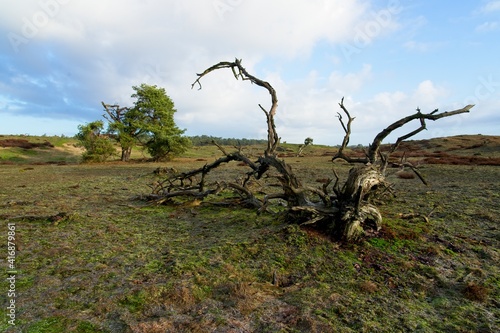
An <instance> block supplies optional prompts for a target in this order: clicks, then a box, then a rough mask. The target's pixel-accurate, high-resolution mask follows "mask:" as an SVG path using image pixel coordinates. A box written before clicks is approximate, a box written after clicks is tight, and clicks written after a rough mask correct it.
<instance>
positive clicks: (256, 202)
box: [152, 59, 472, 242]
mask: <svg viewBox="0 0 500 333" xmlns="http://www.w3.org/2000/svg"><path fill="white" fill-rule="evenodd" d="M225 68H228V69H231V70H232V72H233V74H234V76H235V78H236V79H240V78H241V79H242V80H248V81H250V82H251V83H254V84H256V85H258V86H260V87H263V88H265V89H266V90H267V91H268V92H269V94H270V95H271V107H270V109H269V110H266V109H265V108H264V107H262V106H261V105H260V104H259V107H260V109H261V110H262V111H263V112H264V114H265V115H266V123H267V131H268V142H267V147H266V150H265V151H264V152H263V154H262V155H261V156H259V157H258V158H257V160H256V161H252V160H250V158H248V157H247V156H246V155H245V154H244V153H242V152H241V149H239V150H238V151H236V152H232V153H228V152H226V150H225V149H224V148H223V147H221V146H220V145H217V144H216V143H215V142H214V144H216V145H217V147H219V149H220V150H221V152H222V153H223V154H224V156H223V157H221V158H219V159H217V160H216V161H214V162H212V163H210V164H205V165H204V166H203V167H201V168H198V169H195V170H191V171H188V172H182V173H177V174H174V175H170V176H169V177H168V178H167V179H165V180H163V181H162V182H157V183H156V185H155V186H154V187H153V186H152V188H154V191H155V190H156V192H155V193H154V195H153V198H156V199H157V200H169V199H170V198H173V197H177V196H181V197H182V196H185V197H194V198H197V199H204V198H205V197H207V196H208V195H210V194H214V193H218V192H220V191H222V190H224V189H230V190H232V191H234V192H236V193H237V194H238V195H239V196H240V199H239V202H240V203H241V204H243V205H247V206H250V207H254V208H256V209H257V211H258V212H262V211H268V207H269V205H270V202H271V200H276V199H279V200H280V201H281V200H285V201H286V204H287V214H288V215H287V217H288V218H289V222H290V223H299V224H301V225H320V226H321V227H322V228H324V230H325V231H326V232H329V233H332V234H333V235H335V236H336V237H338V238H339V239H341V240H344V241H348V242H349V241H354V240H356V239H359V238H360V237H362V236H363V235H364V234H365V230H373V231H375V232H376V231H378V230H379V229H380V226H381V223H382V215H381V214H380V211H379V210H378V208H377V207H376V206H375V205H374V204H373V199H374V198H376V197H377V195H379V194H380V192H379V190H380V189H386V190H387V189H389V190H390V186H389V184H388V183H387V182H386V180H385V177H384V171H385V167H386V166H387V163H388V160H389V155H390V154H391V153H392V152H393V151H395V150H396V149H397V148H398V147H399V144H400V143H401V142H402V141H404V140H406V139H408V138H409V137H412V136H414V135H415V134H417V133H419V132H420V131H422V130H424V129H425V128H426V124H425V120H437V119H440V118H443V117H449V116H453V115H457V114H461V113H465V112H469V110H470V109H471V108H472V105H468V106H466V107H464V108H462V109H458V110H454V111H448V112H442V113H438V110H435V111H433V112H431V113H428V114H423V113H421V112H420V110H417V113H415V114H413V115H410V116H407V117H404V118H402V119H400V120H398V121H396V122H394V123H393V124H391V125H389V126H388V127H387V128H385V129H384V130H383V131H381V132H380V133H379V134H377V136H376V137H375V139H374V140H373V143H372V144H371V145H370V148H369V150H368V152H366V153H365V154H366V156H365V157H364V158H351V157H349V156H347V155H346V153H345V149H346V148H347V146H348V144H349V139H350V135H351V124H352V122H353V120H354V119H355V118H354V117H352V116H351V114H350V113H349V111H348V110H347V108H346V107H345V106H344V98H342V100H341V102H340V103H339V106H340V108H341V109H342V111H343V113H344V114H345V116H347V122H344V120H343V118H342V114H340V113H338V118H339V121H340V124H341V126H342V128H343V130H344V133H345V135H344V139H343V141H342V145H341V148H340V149H339V151H338V152H337V153H336V155H335V156H334V157H333V158H332V160H335V159H344V160H346V161H348V162H350V163H362V164H363V165H359V166H356V167H353V168H352V169H351V170H350V172H349V175H348V178H347V180H346V182H345V183H344V184H343V185H342V186H341V185H340V184H339V176H338V175H337V173H336V172H335V170H333V173H334V176H335V179H336V180H335V183H334V184H333V186H332V189H331V190H329V189H328V187H329V186H330V184H331V183H332V180H331V179H328V181H327V183H325V184H324V185H323V186H322V187H321V188H314V187H311V186H306V185H303V184H302V183H301V181H300V180H299V178H298V177H297V175H296V174H295V173H294V172H293V170H292V167H291V166H290V165H288V164H287V163H286V162H285V161H284V160H282V159H279V158H278V156H277V154H276V153H275V151H276V148H277V147H278V145H279V141H280V138H279V136H278V134H277V131H276V126H275V123H274V116H275V114H276V111H277V107H278V99H277V96H276V91H275V90H274V88H273V87H272V86H271V84H269V83H268V82H266V81H263V80H260V79H258V78H256V77H255V76H253V75H251V74H249V73H248V72H247V71H246V69H245V68H244V67H243V66H242V64H241V60H239V59H236V60H235V61H233V62H219V63H218V64H215V65H214V66H211V67H209V68H208V69H206V70H205V71H203V72H202V73H201V74H197V75H198V78H197V79H196V80H195V81H194V82H193V84H192V86H191V87H192V88H193V87H194V86H195V85H198V86H199V89H201V88H202V86H201V79H202V78H203V77H204V76H206V75H208V74H209V73H211V72H213V71H215V70H218V69H225ZM413 120H419V121H420V127H419V128H418V129H416V130H414V131H411V132H409V133H408V134H406V135H403V136H401V137H400V138H398V140H397V141H396V143H395V144H393V145H392V147H391V149H390V150H389V152H387V153H382V152H381V151H380V145H381V143H382V141H383V140H384V139H385V138H386V137H387V136H388V135H389V134H390V133H391V132H393V131H394V130H396V129H398V128H400V127H402V126H404V125H405V124H407V123H409V122H411V121H413ZM377 157H380V160H381V162H382V165H379V164H378V163H377V164H376V162H379V161H378V160H377ZM232 161H239V162H242V163H243V164H244V165H246V166H247V167H248V168H249V169H250V170H249V171H247V172H246V177H245V179H244V180H243V181H242V183H241V184H239V183H234V182H225V181H219V182H217V183H216V184H215V188H208V189H207V187H210V186H211V187H213V186H214V185H213V184H212V185H210V186H209V185H206V184H205V177H206V176H207V175H208V174H209V173H210V172H211V171H212V170H214V169H216V168H218V167H219V166H220V165H221V164H223V163H229V162H232ZM405 165H406V163H405ZM412 169H413V170H414V171H415V172H416V173H417V175H418V176H419V177H420V178H421V179H422V180H423V177H422V176H421V175H420V174H419V173H418V171H416V169H415V168H413V167H412ZM269 170H274V171H276V172H277V174H278V175H277V176H276V178H277V179H278V180H279V181H280V186H281V192H280V193H270V194H265V195H264V198H263V199H260V198H258V197H257V196H256V195H255V194H254V193H253V192H252V190H250V189H249V188H248V186H247V184H248V183H249V180H250V179H251V178H254V179H256V180H258V179H261V178H262V177H263V176H264V175H265V174H266V173H267V172H268V171H269ZM197 175H199V176H201V178H200V180H199V181H198V183H197V184H194V185H193V184H192V182H190V183H189V185H186V184H185V183H186V180H188V179H189V180H191V179H192V177H194V176H197ZM423 181H424V180H423ZM330 191H332V192H333V193H330Z"/></svg>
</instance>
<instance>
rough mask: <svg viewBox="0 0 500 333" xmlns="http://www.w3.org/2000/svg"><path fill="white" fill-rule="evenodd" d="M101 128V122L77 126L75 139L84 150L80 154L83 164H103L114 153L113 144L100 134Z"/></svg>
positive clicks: (102, 126) (102, 125) (102, 124)
mask: <svg viewBox="0 0 500 333" xmlns="http://www.w3.org/2000/svg"><path fill="white" fill-rule="evenodd" d="M103 128H104V123H103V122H102V120H97V121H93V122H91V123H88V124H86V125H79V126H78V133H77V134H76V136H75V137H76V138H77V139H78V141H79V145H80V146H81V147H83V148H85V152H83V154H82V157H83V161H84V162H104V161H105V160H107V159H108V158H109V157H110V156H111V155H113V154H115V153H116V150H115V147H114V146H113V143H112V142H111V141H110V140H109V138H108V137H107V136H106V135H103V134H102V131H103Z"/></svg>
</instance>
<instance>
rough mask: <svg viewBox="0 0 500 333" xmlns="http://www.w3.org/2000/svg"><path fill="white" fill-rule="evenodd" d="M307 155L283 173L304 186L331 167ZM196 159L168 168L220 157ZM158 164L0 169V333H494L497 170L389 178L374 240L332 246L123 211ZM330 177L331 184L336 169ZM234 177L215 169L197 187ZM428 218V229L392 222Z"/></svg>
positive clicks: (459, 169)
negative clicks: (1, 274) (8, 253)
mask: <svg viewBox="0 0 500 333" xmlns="http://www.w3.org/2000/svg"><path fill="white" fill-rule="evenodd" d="M427 144H428V145H430V144H431V143H427ZM472 144H474V143H472ZM472 144H471V145H472ZM431 148H433V147H431ZM445 148H446V149H448V147H445ZM486 148H488V145H487V144H486V145H484V146H481V147H478V148H471V149H467V150H469V151H473V150H477V149H486ZM314 149H318V151H317V155H307V156H306V157H302V158H296V157H290V158H288V159H287V163H289V164H290V165H291V166H292V168H293V170H294V171H295V172H296V173H297V174H298V175H299V176H300V177H301V179H302V180H303V182H304V184H306V185H309V186H314V187H318V186H321V183H323V181H325V180H326V179H328V178H332V177H333V174H332V172H331V167H332V164H331V162H330V161H329V159H328V157H325V156H322V154H323V150H322V149H325V150H326V149H327V148H317V147H311V150H310V151H309V152H308V154H312V153H313V152H314ZM328 149H332V148H331V147H330V148H328ZM457 152H460V151H459V150H457ZM195 153H196V155H195V156H192V157H189V158H187V157H186V158H183V159H179V160H176V161H173V162H170V163H169V164H168V167H174V168H175V169H177V170H179V171H184V170H189V169H192V168H194V167H200V166H202V165H203V164H204V163H206V161H207V160H208V161H212V160H213V159H215V158H216V157H217V156H219V155H217V154H220V153H217V152H214V154H215V155H213V156H212V155H210V156H207V157H203V154H202V151H200V150H197V151H196V152H195ZM193 154H194V153H193ZM210 154H212V151H210ZM200 159H202V160H200ZM160 166H161V167H165V165H160V164H146V163H142V164H122V163H107V164H97V165H60V166H58V165H33V166H29V167H27V166H26V165H0V217H1V218H2V219H4V220H9V221H15V222H16V227H17V233H18V234H19V236H21V238H22V244H20V245H21V246H20V247H19V251H18V253H17V260H18V265H19V267H18V270H19V274H18V285H17V288H18V291H19V297H18V298H17V302H18V305H19V308H18V309H19V313H18V320H19V321H18V326H17V327H16V328H15V329H12V328H11V327H10V326H8V325H7V324H6V321H5V319H6V318H5V317H3V318H2V320H3V321H2V322H0V331H6V332H9V333H10V332H18V331H22V332H54V333H56V332H86V333H90V332H393V331H397V330H399V331H402V332H415V331H421V332H474V331H481V332H496V331H499V330H500V326H499V323H498V321H497V320H496V318H499V317H500V310H499V307H498V301H497V300H498V299H499V298H500V284H499V283H500V281H499V278H498V277H499V276H500V267H499V264H498V263H499V262H500V252H499V249H500V238H499V236H498V235H499V229H498V225H499V222H500V221H499V219H498V216H499V215H500V207H499V206H498V199H499V195H498V193H500V187H499V183H498V177H499V176H500V174H499V172H500V171H499V170H498V168H497V167H493V166H475V167H473V168H471V167H470V166H449V165H421V168H420V172H421V173H422V174H424V176H425V177H426V179H427V180H428V181H429V186H425V185H423V184H421V183H419V182H418V180H416V179H415V180H408V179H401V178H398V177H395V176H394V177H392V178H391V181H392V182H393V183H394V191H395V192H396V193H397V196H396V197H395V198H392V201H390V202H389V203H386V204H383V205H381V206H380V208H381V211H382V214H383V216H384V223H383V228H382V230H381V231H380V232H379V233H378V234H375V235H373V237H372V238H369V239H365V240H363V241H361V242H359V243H357V244H336V243H333V242H332V241H331V240H330V239H329V238H328V237H325V236H324V235H321V234H318V233H317V232H316V231H315V230H314V229H302V228H299V227H297V226H290V225H287V223H286V220H284V219H283V218H282V217H280V216H279V215H271V214H260V215H257V214H256V213H255V212H254V211H252V210H246V209H239V208H234V207H231V208H224V207H218V206H215V205H209V204H206V203H203V202H198V203H196V205H189V204H184V205H183V204H182V203H179V204H177V205H171V206H161V207H155V206H148V205H147V204H146V203H145V202H141V201H138V200H134V199H133V198H134V197H135V196H137V195H138V194H141V193H148V192H149V191H150V189H149V188H148V187H147V185H146V184H147V183H148V182H151V181H153V180H154V179H155V176H154V174H153V171H154V170H155V169H156V168H158V167H160ZM335 168H336V170H337V172H338V173H339V175H340V177H341V178H342V177H345V176H346V174H347V172H348V170H349V168H350V166H349V165H347V164H344V163H335ZM244 171H245V170H243V169H242V167H241V166H237V165H229V166H227V167H224V168H221V169H220V170H218V171H217V172H216V173H215V174H214V175H212V176H211V177H213V178H211V179H210V180H207V181H215V180H220V179H221V178H224V177H226V178H230V179H236V178H237V177H238V176H239V175H241V172H244ZM318 180H321V183H319V182H317V181H318ZM268 181H275V179H274V178H272V177H270V178H269V179H268ZM223 195H225V196H231V195H232V194H231V193H229V192H228V193H223ZM209 199H214V200H215V198H209ZM431 211H433V213H432V215H431V216H430V217H429V220H428V221H425V220H424V219H402V218H401V216H409V215H412V214H414V215H415V216H418V214H422V215H425V216H427V215H428V214H429V212H431ZM4 253H5V251H4ZM2 259H3V260H5V259H4V258H2ZM6 287H7V286H6V281H2V282H1V283H0V288H1V289H2V290H6ZM0 300H1V301H2V302H4V303H5V301H6V300H7V299H6V295H5V294H0Z"/></svg>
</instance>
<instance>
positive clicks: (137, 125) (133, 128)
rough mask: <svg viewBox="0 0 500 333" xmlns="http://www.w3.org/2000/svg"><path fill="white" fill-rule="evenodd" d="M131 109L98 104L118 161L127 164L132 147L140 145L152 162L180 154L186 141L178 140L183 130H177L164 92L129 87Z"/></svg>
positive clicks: (151, 87) (140, 87)
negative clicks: (118, 149)
mask: <svg viewBox="0 0 500 333" xmlns="http://www.w3.org/2000/svg"><path fill="white" fill-rule="evenodd" d="M132 88H133V89H134V91H135V93H134V94H132V98H135V99H136V102H135V103H134V106H133V107H131V108H129V107H120V106H119V105H109V104H105V103H104V102H102V105H103V106H104V110H105V111H106V113H107V115H106V114H104V118H105V119H106V120H108V122H109V127H108V132H109V133H110V135H112V137H113V138H114V139H115V140H116V141H117V142H118V143H119V144H120V146H121V149H122V156H121V159H122V161H128V160H129V159H130V155H131V152H132V147H133V146H134V145H136V144H137V143H141V144H142V145H143V146H144V147H145V148H146V149H147V150H148V152H149V153H150V154H151V156H152V158H153V159H154V160H155V161H159V160H162V159H169V158H171V157H172V156H176V155H179V154H182V153H183V152H185V151H186V149H187V148H188V147H189V145H190V140H189V139H188V138H187V137H184V136H182V134H184V132H185V130H181V129H179V128H178V127H177V125H176V124H175V121H174V113H175V112H176V111H177V110H176V109H175V107H174V102H173V101H172V100H171V99H170V97H168V96H167V94H166V92H165V89H164V88H158V87H157V86H150V85H147V84H141V85H140V86H138V87H137V86H134V87H132Z"/></svg>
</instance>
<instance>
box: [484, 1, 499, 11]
mask: <svg viewBox="0 0 500 333" xmlns="http://www.w3.org/2000/svg"><path fill="white" fill-rule="evenodd" d="M496 11H500V1H498V0H495V1H489V2H487V3H486V4H485V5H484V6H482V7H481V9H480V12H482V13H492V12H496Z"/></svg>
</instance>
